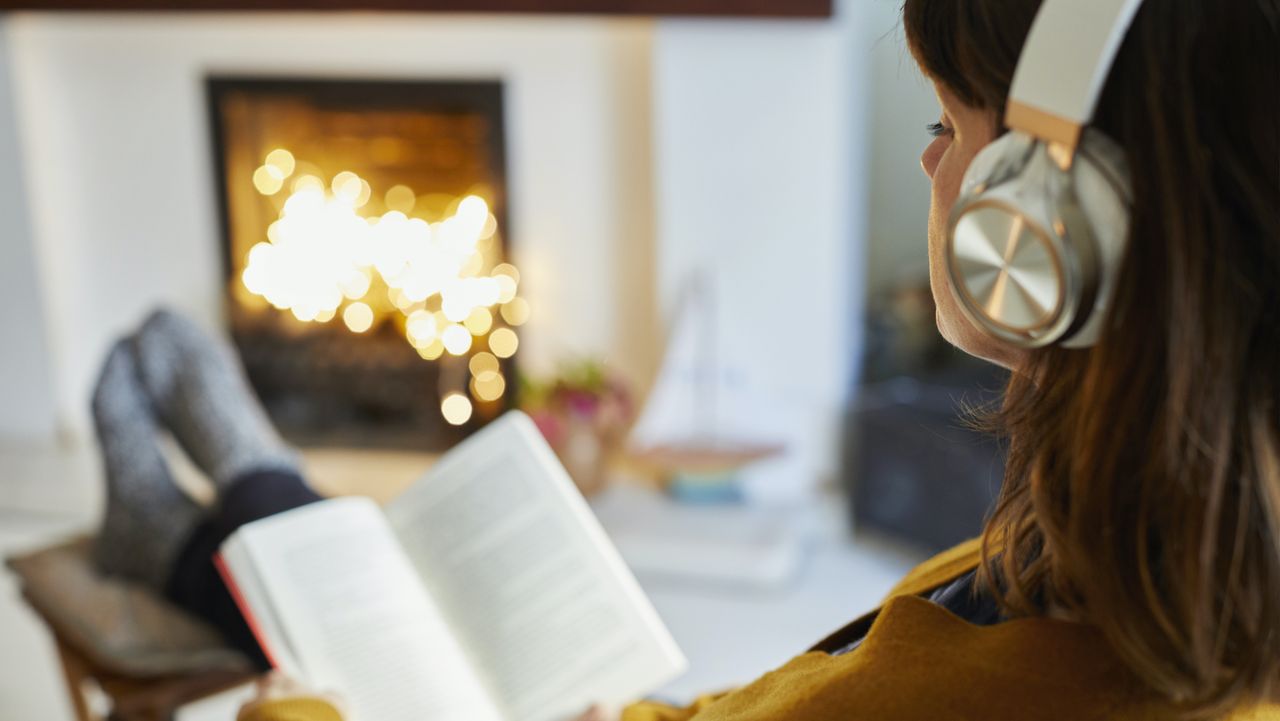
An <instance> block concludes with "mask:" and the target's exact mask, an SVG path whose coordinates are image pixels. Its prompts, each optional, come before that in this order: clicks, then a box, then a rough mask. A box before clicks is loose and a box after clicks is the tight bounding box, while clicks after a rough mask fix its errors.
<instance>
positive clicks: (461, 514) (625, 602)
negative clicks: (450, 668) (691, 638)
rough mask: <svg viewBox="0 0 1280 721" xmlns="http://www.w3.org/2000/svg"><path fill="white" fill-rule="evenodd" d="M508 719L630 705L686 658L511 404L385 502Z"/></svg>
mask: <svg viewBox="0 0 1280 721" xmlns="http://www.w3.org/2000/svg"><path fill="white" fill-rule="evenodd" d="M387 515H388V517H389V518H390V520H391V524H392V526H393V527H394V528H395V530H396V533H397V535H398V536H399V537H400V540H401V544H402V545H403V546H404V548H405V550H406V552H407V553H408V555H409V557H410V559H411V560H412V562H413V563H414V565H415V566H416V567H417V568H418V570H419V572H420V573H421V575H422V577H423V578H424V580H425V582H426V585H427V587H428V589H429V590H430V592H431V594H432V596H433V597H434V598H435V599H436V601H437V602H438V603H439V604H440V606H441V608H442V609H443V611H444V613H445V614H446V616H447V617H448V619H449V622H450V625H451V627H453V628H454V629H455V632H456V633H457V634H458V637H459V639H460V640H461V642H462V644H463V646H464V648H465V649H466V650H467V651H468V653H470V654H471V656H472V657H473V659H475V665H476V666H477V667H478V669H479V670H480V671H481V673H482V674H483V675H484V677H485V680H486V682H487V683H488V684H489V686H490V688H491V690H492V692H493V694H494V695H495V696H496V697H498V699H499V700H500V701H501V703H502V705H503V707H504V710H505V711H506V716H507V718H508V719H511V721H551V720H559V719H564V718H572V717H573V716H575V715H576V714H578V713H581V712H582V711H583V710H585V708H586V707H587V706H588V705H589V704H590V703H593V702H602V703H623V702H626V701H631V700H634V699H635V698H637V697H638V696H641V695H643V694H645V693H647V692H649V691H651V690H653V688H655V687H657V686H658V685H660V684H661V683H663V682H665V681H667V680H669V679H670V678H672V677H674V676H675V675H676V674H677V673H679V672H680V671H681V670H683V668H684V658H683V656H682V655H681V654H680V652H679V650H678V649H676V647H675V644H674V642H673V641H672V640H671V637H670V635H669V634H668V633H667V631H666V629H665V627H663V625H662V623H661V621H659V619H658V617H657V615H656V614H655V613H654V611H653V608H652V606H651V605H650V604H649V602H648V600H647V599H646V598H645V597H644V595H643V593H642V592H641V591H640V589H639V586H638V585H637V584H636V583H635V579H634V578H633V577H632V576H631V574H630V572H629V571H628V570H627V569H626V567H625V566H624V565H623V564H622V561H621V560H620V559H619V557H618V555H617V553H616V551H614V549H613V547H612V545H611V544H610V543H609V540H608V538H607V537H606V536H605V535H604V533H603V531H601V529H600V527H599V524H597V523H596V521H595V517H594V516H593V515H592V514H591V511H590V509H589V508H588V507H587V505H586V502H585V501H584V500H583V498H582V496H581V495H580V494H579V493H578V491H577V489H576V488H575V487H574V486H573V484H572V481H570V480H569V478H568V475H567V474H566V473H565V471H564V469H563V467H561V466H560V464H559V462H558V461H557V460H556V458H555V456H554V454H553V453H552V452H551V449H550V448H549V447H547V446H546V443H545V441H543V439H542V437H541V435H539V434H538V432H537V430H536V428H535V427H534V426H533V424H532V422H531V421H529V419H528V418H527V417H526V416H524V415H523V414H519V413H510V414H508V415H506V416H504V417H503V418H502V419H499V420H498V421H495V422H494V423H492V424H490V425H489V426H488V427H487V428H485V429H484V430H482V431H480V432H479V433H477V434H476V435H475V436H473V437H471V438H470V439H468V440H467V441H465V442H464V443H463V444H461V445H460V446H458V447H457V448H455V449H454V450H453V451H450V452H449V453H448V454H447V455H446V456H445V458H444V459H442V460H441V462H440V464H438V465H437V466H436V467H435V468H433V469H432V471H431V472H430V473H429V474H427V476H426V477H424V478H423V479H422V480H421V481H419V482H418V483H416V484H415V485H414V486H413V487H411V488H410V489H409V490H408V491H406V492H405V493H404V494H403V495H402V496H401V497H400V498H397V499H396V500H395V501H393V502H392V503H391V504H390V505H389V506H388V508H387Z"/></svg>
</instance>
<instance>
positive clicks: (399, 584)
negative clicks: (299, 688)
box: [238, 498, 501, 721]
mask: <svg viewBox="0 0 1280 721" xmlns="http://www.w3.org/2000/svg"><path fill="white" fill-rule="evenodd" d="M238 535H239V536H240V537H241V539H242V540H243V542H244V546H245V548H246V549H247V550H248V552H249V555H250V556H251V558H252V560H253V563H254V566H255V567H256V568H257V570H258V576H259V578H260V580H261V582H262V583H263V585H264V586H265V588H266V592H267V594H268V595H269V596H270V598H271V599H272V601H273V603H274V605H275V608H276V610H277V614H278V620H279V623H280V625H281V626H282V627H283V629H284V633H285V634H286V635H287V636H288V639H289V641H290V644H291V645H292V647H293V649H294V651H295V653H296V655H297V658H298V662H299V663H300V664H301V666H302V668H303V669H304V672H305V674H306V681H307V682H308V683H309V684H310V685H312V686H313V687H316V688H318V689H321V690H325V689H330V690H334V691H336V692H337V693H338V694H339V695H341V696H342V697H343V698H344V699H345V700H346V701H347V702H348V704H349V705H350V709H351V711H352V717H353V718H352V721H498V719H500V718H501V715H500V713H499V712H498V710H497V708H496V707H495V705H494V704H493V702H491V701H490V700H489V698H488V697H487V693H486V691H485V689H484V687H483V685H482V684H481V682H480V680H479V678H478V676H477V675H476V673H475V672H474V671H473V670H472V668H471V667H470V665H469V662H468V660H467V657H466V655H465V654H464V653H463V652H462V651H461V649H460V648H459V646H458V642H457V640H456V639H455V638H454V636H453V634H452V633H451V632H450V630H449V628H448V627H447V625H446V623H445V620H444V618H443V616H442V615H441V613H440V611H439V609H438V608H437V607H436V604H435V603H434V602H433V601H432V599H431V598H430V597H429V596H428V595H427V594H426V592H425V591H424V589H423V587H422V584H421V582H420V581H419V579H418V576H417V574H416V573H415V572H414V569H413V567H412V566H411V564H410V562H409V560H408V559H407V558H406V556H405V554H404V552H403V551H402V550H401V549H400V547H399V545H398V543H397V541H396V539H395V537H394V536H393V535H392V532H391V529H390V528H389V527H388V526H387V523H386V519H385V518H384V517H383V516H382V512H381V510H380V509H379V508H378V507H377V505H376V504H374V503H373V502H372V501H370V500H368V499H357V498H343V499H333V500H328V501H323V502H320V503H315V504H312V505H309V506H304V507H302V508H298V509H295V510H292V511H288V512H286V513H283V514H279V515H276V516H272V517H271V518H268V519H264V520H262V521H258V522H256V523H253V524H250V525H248V526H246V527H244V528H242V529H241V530H240V531H239V532H238Z"/></svg>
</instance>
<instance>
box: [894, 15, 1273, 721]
mask: <svg viewBox="0 0 1280 721" xmlns="http://www.w3.org/2000/svg"><path fill="white" fill-rule="evenodd" d="M1039 4H1040V3H1039V0H906V2H905V5H904V6H903V20H904V25H905V28H906V34H907V39H908V42H909V44H910V46H911V49H912V52H913V53H914V54H915V56H916V58H917V60H918V61H919V62H920V64H921V65H922V67H923V68H924V70H925V72H926V73H927V74H928V75H930V76H931V77H932V78H933V79H934V80H936V81H937V82H939V83H941V84H943V85H944V86H946V87H947V88H948V89H949V90H951V91H952V92H953V93H954V94H955V95H956V96H957V97H959V98H960V99H961V100H962V101H964V102H965V103H967V104H969V105H971V106H974V107H978V108H989V109H991V110H992V111H993V112H994V113H998V114H999V117H1000V118H1003V114H1004V105H1005V101H1006V97H1007V95H1008V90H1009V85H1010V81H1011V78H1012V75H1013V71H1014V67H1015V65H1016V63H1017V58H1018V54H1019V52H1020V51H1021V47H1022V43H1023V41H1024V40H1025V37H1026V34H1027V31H1028V29H1029V27H1030V25H1031V21H1032V19H1033V17H1034V15H1035V13H1036V10H1037V9H1038V7H1039ZM1276 16H1277V12H1276V5H1275V0H1230V2H1218V1H1216V0H1148V2H1147V3H1145V5H1144V6H1143V7H1142V9H1141V10H1140V11H1139V14H1138V16H1137V18H1136V20H1135V22H1134V25H1133V28H1132V30H1131V31H1130V33H1129V35H1128V36H1127V38H1126V39H1125V42H1124V45H1123V46H1122V48H1121V52H1120V55H1119V57H1118V59H1117V62H1116V65H1115V67H1114V69H1113V71H1112V73H1111V76H1110V78H1109V79H1108V81H1107V85H1106V89H1105V91H1104V94H1103V97H1102V100H1101V102H1100V104H1099V112H1098V117H1097V119H1096V120H1095V122H1094V125H1096V126H1098V127H1100V128H1101V129H1102V130H1103V131H1104V132H1106V133H1107V134H1108V135H1110V136H1111V137H1112V138H1114V139H1116V140H1117V141H1118V142H1119V143H1120V144H1121V145H1122V146H1123V147H1124V149H1125V152H1126V154H1127V157H1128V161H1129V164H1130V167H1131V168H1132V176H1133V194H1134V208H1133V218H1132V230H1131V237H1130V244H1129V247H1128V250H1127V254H1126V257H1125V259H1124V263H1123V267H1122V268H1121V270H1120V276H1119V281H1118V286H1117V290H1116V296H1115V298H1114V302H1113V305H1112V308H1111V311H1110V313H1109V316H1108V323H1107V328H1106V329H1105V331H1104V333H1103V336H1102V339H1101V340H1100V342H1099V343H1098V344H1097V345H1096V346H1094V347H1093V348H1090V349H1087V350H1066V349H1062V348H1049V349H1044V350H1040V351H1035V352H1033V353H1031V354H1030V357H1029V359H1028V361H1027V366H1026V367H1024V368H1020V369H1019V372H1018V373H1015V374H1014V376H1013V378H1012V379H1011V381H1010V382H1009V385H1008V388H1007V390H1006V393H1005V397H1004V401H1003V404H1002V406H1001V408H1000V409H999V410H996V411H993V412H992V413H991V414H990V416H989V417H988V418H987V419H986V420H987V421H989V422H990V423H991V425H992V427H994V428H998V429H999V431H1000V432H1001V433H1002V434H1003V435H1004V436H1005V438H1006V440H1007V442H1008V445H1009V459H1008V464H1007V468H1006V475H1005V485H1004V488H1003V490H1002V491H1001V495H1000V498H999V500H998V502H997V505H996V508H995V509H994V511H993V512H992V515H991V517H990V518H989V519H988V522H987V526H986V528H985V530H984V534H983V546H984V548H983V564H982V569H981V573H980V578H981V582H982V587H983V588H984V589H985V590H987V591H988V592H990V593H992V594H994V595H995V596H996V598H997V599H999V601H1000V603H1001V605H1002V606H1003V607H1004V608H1005V609H1006V611H1007V612H1009V613H1011V614H1013V615H1034V614H1044V613H1047V612H1048V611H1049V610H1050V609H1053V610H1059V611H1065V612H1066V613H1068V614H1069V615H1071V616H1073V617H1077V618H1080V619H1082V620H1084V621H1087V622H1088V623H1091V624H1093V625H1095V626H1096V627H1097V628H1098V629H1099V630H1100V631H1101V632H1102V633H1103V634H1104V636H1105V637H1106V638H1107V639H1108V641H1109V643H1110V645H1111V647H1112V648H1113V649H1114V650H1115V652H1116V653H1117V655H1118V656H1119V658H1120V659H1122V660H1123V661H1124V663H1125V664H1126V665H1127V666H1128V668H1129V669H1131V670H1132V672H1133V673H1134V675H1135V676H1136V678H1138V679H1140V680H1141V682H1142V683H1143V684H1144V685H1145V687H1146V688H1148V689H1150V691H1151V692H1154V693H1155V694H1158V696H1159V697H1160V698H1164V699H1167V700H1168V701H1170V702H1172V703H1173V704H1175V705H1176V707H1177V708H1178V709H1179V710H1180V711H1181V712H1182V713H1183V714H1184V715H1186V716H1188V717H1210V716H1213V715H1218V714H1221V713H1223V712H1226V711H1228V710H1230V709H1233V708H1236V707H1239V706H1242V705H1247V704H1251V703H1256V702H1258V701H1261V700H1270V699H1274V698H1275V696H1276V692H1277V688H1280V686H1278V685H1277V683H1276V682H1277V680H1280V404H1278V401H1280V301H1278V300H1277V293H1280V138H1278V136H1280V127H1278V126H1280V113H1278V112H1277V88H1280V57H1278V55H1280V53H1278V51H1277V47H1278V46H1280V39H1278V38H1277V34H1278V33H1277V17H1276Z"/></svg>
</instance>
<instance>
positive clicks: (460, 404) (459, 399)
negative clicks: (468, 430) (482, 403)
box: [440, 393, 471, 426]
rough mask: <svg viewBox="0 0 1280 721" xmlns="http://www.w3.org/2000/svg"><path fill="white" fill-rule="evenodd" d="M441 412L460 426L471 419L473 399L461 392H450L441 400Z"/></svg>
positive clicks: (452, 422)
mask: <svg viewBox="0 0 1280 721" xmlns="http://www.w3.org/2000/svg"><path fill="white" fill-rule="evenodd" d="M440 414H441V415H443V416H444V419H445V420H446V421H448V422H449V423H451V424H453V425H455V426H460V425H462V424H464V423H466V422H467V421H469V420H471V401H470V399H468V398H467V397H466V396H464V395H462V394H461V393H450V394H449V395H447V396H445V397H444V400H442V401H440Z"/></svg>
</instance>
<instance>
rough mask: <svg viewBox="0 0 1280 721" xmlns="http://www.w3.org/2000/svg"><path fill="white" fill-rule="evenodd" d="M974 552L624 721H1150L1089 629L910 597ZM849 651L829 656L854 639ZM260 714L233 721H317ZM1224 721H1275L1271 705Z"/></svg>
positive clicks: (923, 568) (1144, 702)
mask: <svg viewBox="0 0 1280 721" xmlns="http://www.w3.org/2000/svg"><path fill="white" fill-rule="evenodd" d="M977 563H978V546H977V543H976V541H970V542H968V543H965V544H962V545H960V546H957V547H956V548H953V549H951V550H950V551H947V552H945V553H942V554H940V555H938V556H935V557H934V558H932V559H930V560H928V561H926V562H925V563H923V564H921V565H920V566H918V567H917V568H916V569H914V570H913V571H912V572H911V573H910V574H908V575H907V577H906V578H905V579H903V580H902V582H901V583H899V584H898V586H897V587H896V588H895V589H894V590H893V591H892V592H891V593H890V594H889V597H888V600H887V601H886V602H885V604H884V605H883V606H882V607H880V608H879V609H876V610H875V611H873V612H871V613H869V614H867V615H866V616H864V617H863V618H861V619H858V620H857V621H854V622H853V623H852V624H850V625H849V626H847V627H845V629H842V630H841V631H838V632H837V633H835V634H833V635H832V636H831V637H830V638H829V639H828V640H827V641H824V642H823V643H820V644H818V646H817V647H816V649H818V650H813V651H810V652H808V653H805V654H803V655H801V656H797V657H796V658H794V659H792V660H791V661H790V662H789V663H787V664H786V665H784V666H782V667H781V668H778V669H777V670H775V671H771V672H769V673H767V674H765V675H764V676H762V677H760V678H759V679H757V680H756V681H755V682H753V683H751V684H749V685H747V686H744V687H742V688H741V689H738V690H736V691H732V692H728V693H725V694H719V695H713V696H705V697H702V698H700V699H698V700H697V701H696V702H695V703H694V704H693V705H691V706H688V707H684V708H675V707H671V706H665V705H661V704H655V703H648V702H642V703H638V704H633V705H632V706H630V707H628V708H627V709H626V710H625V711H624V712H623V721H730V720H732V721H827V720H828V719H831V720H832V721H837V720H838V721H844V720H846V719H849V720H852V719H874V720H875V721H917V720H918V721H934V720H935V719H946V720H948V721H1028V720H1029V719H1036V720H1037V721H1090V720H1092V719H1097V720H1102V719H1106V720H1107V721H1160V720H1162V719H1167V718H1170V713H1169V711H1168V709H1167V708H1165V707H1163V706H1161V705H1160V704H1158V703H1155V702H1153V701H1151V700H1149V699H1146V698H1144V697H1143V694H1142V693H1141V690H1140V686H1139V685H1138V684H1137V683H1136V682H1135V680H1134V679H1133V678H1132V677H1131V676H1130V674H1128V672H1127V671H1126V670H1125V669H1124V667H1123V665H1122V664H1121V663H1120V662H1119V660H1118V659H1117V658H1116V657H1115V655H1114V654H1113V653H1111V651H1110V650H1109V649H1108V647H1107V645H1106V643H1105V641H1104V640H1103V638H1102V637H1101V635H1099V634H1098V633H1097V632H1096V631H1095V630H1094V629H1092V628H1091V627H1089V626H1085V625H1082V624H1077V623H1069V622H1065V621H1056V620H1051V619H1045V618H1025V619H1014V620H1011V621H1006V622H1003V623H999V624H996V625H994V626H974V625H972V624H970V623H967V622H965V621H963V620H961V619H959V618H957V617H956V616H954V615H952V614H951V613H950V612H948V611H947V610H945V609H943V608H941V607H940V606H937V605H936V604H933V603H931V602H929V601H927V600H925V599H923V598H921V597H920V594H922V593H925V592H927V591H930V590H931V589H934V588H936V587H938V586H940V585H942V584H944V583H948V582H950V581H951V580H954V579H955V578H957V577H959V576H960V575H962V574H965V573H968V572H969V571H971V570H973V568H975V567H976V566H977ZM868 626H869V631H867V632H866V638H865V640H864V641H863V642H862V644H861V645H860V646H859V647H858V648H857V650H855V651H853V652H851V653H847V654H844V655H841V656H830V655H828V654H827V653H826V652H825V650H830V649H833V648H838V647H840V646H842V645H844V643H845V642H847V641H848V640H851V639H852V638H856V637H858V636H860V635H861V634H862V633H863V632H864V631H866V629H867V628H868ZM328 718H330V717H327V716H321V715H315V716H298V715H283V714H280V713H278V712H277V710H276V709H275V708H274V707H273V706H272V705H271V704H270V703H268V704H264V705H262V706H260V707H258V708H257V709H255V711H254V713H252V714H247V715H244V716H242V717H241V720H240V721H327V719H328ZM1231 721H1280V706H1268V707H1266V708H1260V709H1253V710H1249V711H1244V712H1241V713H1239V714H1237V715H1235V716H1233V717H1232V719H1231Z"/></svg>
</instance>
